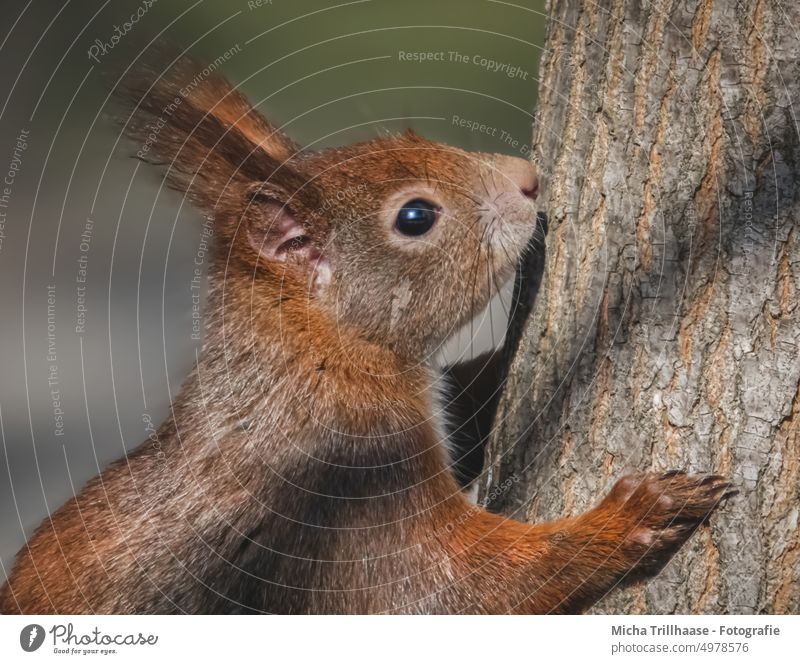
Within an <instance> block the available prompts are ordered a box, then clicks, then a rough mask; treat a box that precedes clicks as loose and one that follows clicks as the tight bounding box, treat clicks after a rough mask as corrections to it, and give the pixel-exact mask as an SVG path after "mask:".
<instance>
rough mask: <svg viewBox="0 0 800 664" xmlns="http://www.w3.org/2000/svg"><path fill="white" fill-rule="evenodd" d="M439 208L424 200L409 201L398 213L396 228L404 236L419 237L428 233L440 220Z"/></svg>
mask: <svg viewBox="0 0 800 664" xmlns="http://www.w3.org/2000/svg"><path fill="white" fill-rule="evenodd" d="M439 209H440V208H439V206H437V205H434V204H433V203H431V202H430V201H426V200H425V199H422V198H415V199H414V200H413V201H409V202H408V203H406V204H405V205H403V207H401V208H400V211H399V212H398V213H397V219H396V220H395V222H394V225H395V228H397V230H398V231H400V232H401V233H402V234H403V235H409V236H411V237H417V236H418V235H424V234H425V233H427V232H428V231H429V230H430V229H431V228H433V225H434V224H435V223H436V220H437V219H438V218H439Z"/></svg>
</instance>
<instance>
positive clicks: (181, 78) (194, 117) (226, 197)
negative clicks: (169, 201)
mask: <svg viewBox="0 0 800 664" xmlns="http://www.w3.org/2000/svg"><path fill="white" fill-rule="evenodd" d="M140 60H141V61H140V62H137V63H136V66H135V68H134V69H133V70H132V72H131V73H126V74H125V75H124V76H122V78H121V79H120V80H119V81H117V82H116V83H115V85H114V96H115V98H116V99H117V100H118V102H120V103H121V105H122V107H123V109H125V111H127V113H123V114H122V115H121V116H120V117H118V123H119V125H120V127H121V129H122V130H123V131H124V133H125V134H126V135H127V136H128V137H129V138H131V139H132V140H133V141H134V142H135V143H136V144H138V150H137V152H136V156H137V158H138V159H140V160H141V161H144V162H148V163H151V164H153V165H155V166H157V167H159V168H160V169H162V170H163V171H164V174H165V178H166V181H167V183H168V184H169V185H170V186H171V187H172V188H173V189H176V190H177V191H179V192H181V193H184V194H186V195H187V196H188V197H189V198H190V199H191V200H192V202H193V203H194V204H195V205H196V206H197V207H198V208H200V209H201V210H203V211H204V212H207V213H210V214H214V213H215V212H216V211H217V210H218V209H219V208H220V207H223V208H224V207H228V208H229V209H238V207H239V206H240V204H241V200H240V198H239V196H240V194H241V187H239V186H235V185H244V186H250V185H252V184H254V183H257V182H263V181H265V180H269V179H273V180H274V179H275V178H279V177H282V178H286V177H288V176H286V175H280V173H281V171H284V170H286V163H287V161H289V160H290V159H291V158H292V156H293V155H295V154H296V153H297V151H298V150H299V148H298V146H297V145H295V144H294V143H293V142H292V141H291V140H290V139H289V138H288V137H287V136H285V135H284V134H283V133H282V132H280V131H279V130H277V129H276V128H275V127H273V126H272V125H271V124H270V123H269V122H268V121H267V120H266V119H265V118H264V117H263V116H262V115H261V114H260V113H258V112H257V111H256V110H255V109H254V108H253V107H252V106H251V105H250V103H249V102H248V101H247V99H246V98H245V97H244V95H242V94H241V93H240V92H239V91H238V90H237V89H236V88H234V87H233V86H232V85H231V84H230V83H229V82H228V81H227V80H226V79H225V78H224V77H223V76H222V75H221V74H220V73H219V72H218V71H217V70H215V69H213V68H211V67H210V66H209V67H204V65H203V64H202V63H201V62H199V61H198V60H195V59H194V58H193V57H192V56H190V55H188V54H185V53H183V54H178V55H175V54H173V53H172V52H170V51H169V49H167V48H166V47H157V48H154V49H153V50H152V52H146V53H145V54H143V56H141V58H140Z"/></svg>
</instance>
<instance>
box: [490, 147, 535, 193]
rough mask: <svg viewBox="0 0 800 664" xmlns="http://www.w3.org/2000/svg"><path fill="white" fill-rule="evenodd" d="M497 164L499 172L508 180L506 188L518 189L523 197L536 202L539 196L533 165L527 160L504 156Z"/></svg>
mask: <svg viewBox="0 0 800 664" xmlns="http://www.w3.org/2000/svg"><path fill="white" fill-rule="evenodd" d="M499 162H500V163H498V168H499V170H500V172H501V173H502V174H503V175H505V176H506V177H507V178H508V181H507V182H506V184H507V186H509V187H519V190H520V191H521V192H522V194H523V195H524V196H527V197H528V198H530V199H531V200H536V197H537V196H538V195H539V178H538V177H536V169H535V168H534V167H533V164H531V163H530V162H529V161H528V160H527V159H519V158H518V157H508V156H505V155H504V156H502V157H501V158H500V160H499Z"/></svg>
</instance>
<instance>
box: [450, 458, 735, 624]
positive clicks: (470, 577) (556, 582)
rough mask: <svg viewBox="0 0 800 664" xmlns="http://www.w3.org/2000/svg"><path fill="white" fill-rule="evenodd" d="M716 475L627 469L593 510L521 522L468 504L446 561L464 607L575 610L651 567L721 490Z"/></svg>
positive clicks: (726, 490) (725, 490) (725, 488)
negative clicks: (459, 583) (460, 585)
mask: <svg viewBox="0 0 800 664" xmlns="http://www.w3.org/2000/svg"><path fill="white" fill-rule="evenodd" d="M732 493H733V492H731V491H730V485H729V484H728V483H727V482H726V481H724V480H723V478H721V477H719V476H718V475H709V476H692V475H686V474H685V473H681V472H677V471H673V472H670V473H665V474H656V473H646V474H641V475H631V476H627V477H624V478H622V479H621V480H619V481H618V482H617V484H616V485H615V486H614V488H613V489H612V491H611V492H610V493H609V494H608V496H607V497H606V498H605V499H604V500H603V501H602V502H601V503H600V504H599V505H598V506H597V507H595V508H594V509H592V510H590V511H588V512H586V513H584V514H582V515H580V516H577V517H574V518H566V519H560V520H558V521H554V522H550V523H544V524H539V525H526V524H522V523H518V522H515V521H511V520H508V519H503V518H502V517H499V516H496V515H494V514H491V513H489V512H485V511H482V510H477V508H476V509H475V510H473V511H472V512H471V514H470V516H469V517H468V518H465V519H462V522H461V523H460V524H459V526H458V527H455V528H452V529H451V531H450V537H449V540H448V545H449V548H450V550H451V552H452V553H451V564H452V565H454V566H456V567H458V568H459V572H460V574H459V575H458V576H459V577H460V578H461V579H462V580H463V582H464V583H465V584H467V593H468V596H469V597H471V598H474V599H472V600H471V601H472V602H473V604H472V609H473V610H475V611H476V612H490V613H578V612H581V611H583V610H585V609H586V608H588V607H589V606H591V605H592V604H594V603H595V602H596V601H598V600H599V599H601V598H602V597H603V596H605V595H606V594H607V593H608V592H609V591H611V590H612V589H614V588H616V587H622V586H625V585H629V584H630V583H633V582H636V581H639V580H642V579H645V578H648V577H651V576H654V575H655V574H657V573H658V572H659V571H660V570H661V568H662V567H663V566H664V565H665V564H666V563H667V561H668V560H669V559H670V558H671V557H672V555H673V554H674V553H675V552H676V551H677V550H678V549H679V548H680V547H681V545H682V544H683V543H684V542H685V541H686V540H687V539H688V538H689V536H690V535H691V534H692V533H693V532H694V531H695V530H696V529H697V527H698V526H700V524H702V523H703V522H704V521H705V520H706V519H707V518H708V516H709V515H710V514H711V512H712V511H713V510H714V509H715V508H716V506H717V505H718V504H719V503H720V502H721V501H722V500H723V499H724V498H727V497H728V496H730V495H731V494H732Z"/></svg>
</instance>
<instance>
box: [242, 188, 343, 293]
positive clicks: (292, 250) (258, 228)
mask: <svg viewBox="0 0 800 664" xmlns="http://www.w3.org/2000/svg"><path fill="white" fill-rule="evenodd" d="M248 207H249V210H248V212H247V214H246V233H247V240H248V242H249V244H250V246H251V247H252V248H253V250H255V252H256V253H257V254H258V255H259V257H260V258H261V259H263V260H266V261H268V262H270V263H273V264H274V263H276V262H277V263H280V262H284V263H287V265H288V266H291V267H298V268H300V269H301V270H302V271H304V272H306V274H307V275H308V277H309V283H310V285H311V286H312V288H313V289H314V290H315V291H319V290H321V289H323V288H324V287H325V286H327V285H328V284H329V283H330V280H331V268H330V263H329V261H328V259H327V257H326V256H325V255H324V254H323V252H322V250H321V248H320V247H318V246H317V244H316V243H315V242H314V241H313V240H312V238H311V236H310V235H309V233H308V230H307V229H306V228H305V227H304V226H303V224H302V223H301V222H300V221H299V220H298V219H297V216H296V214H295V213H294V211H293V210H292V209H291V208H290V207H289V206H288V205H287V204H286V203H285V202H284V201H283V200H281V197H280V196H279V195H275V194H271V193H268V192H264V191H258V192H256V193H255V194H254V195H253V197H252V198H251V200H250V204H249V206H248Z"/></svg>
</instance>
